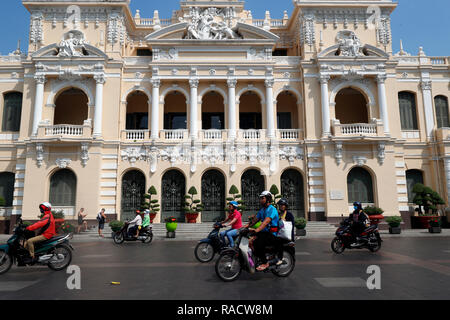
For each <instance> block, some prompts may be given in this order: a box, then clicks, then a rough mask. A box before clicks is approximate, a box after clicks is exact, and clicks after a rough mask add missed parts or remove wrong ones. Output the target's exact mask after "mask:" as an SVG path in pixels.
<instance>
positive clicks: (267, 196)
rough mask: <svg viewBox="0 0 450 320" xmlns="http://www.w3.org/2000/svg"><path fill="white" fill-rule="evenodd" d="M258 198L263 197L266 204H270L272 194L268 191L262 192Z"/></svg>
mask: <svg viewBox="0 0 450 320" xmlns="http://www.w3.org/2000/svg"><path fill="white" fill-rule="evenodd" d="M259 197H260V198H262V197H265V198H266V200H267V202H272V194H271V193H270V192H269V191H263V192H262V193H261V194H260V195H259Z"/></svg>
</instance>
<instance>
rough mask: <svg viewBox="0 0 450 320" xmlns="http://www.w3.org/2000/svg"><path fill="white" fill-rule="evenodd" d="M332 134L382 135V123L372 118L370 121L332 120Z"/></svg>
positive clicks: (348, 135)
mask: <svg viewBox="0 0 450 320" xmlns="http://www.w3.org/2000/svg"><path fill="white" fill-rule="evenodd" d="M332 126H333V133H334V136H336V137H339V136H347V137H351V136H363V137H377V136H383V135H384V129H383V123H382V122H381V120H378V119H372V120H371V123H351V124H341V123H340V121H339V120H336V119H335V120H333V123H332Z"/></svg>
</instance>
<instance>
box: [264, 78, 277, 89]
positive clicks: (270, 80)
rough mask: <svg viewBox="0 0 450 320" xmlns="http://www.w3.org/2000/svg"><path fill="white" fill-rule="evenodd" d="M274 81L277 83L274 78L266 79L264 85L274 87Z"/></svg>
mask: <svg viewBox="0 0 450 320" xmlns="http://www.w3.org/2000/svg"><path fill="white" fill-rule="evenodd" d="M274 83H275V80H273V79H266V80H265V81H264V85H265V86H266V88H273V84H274Z"/></svg>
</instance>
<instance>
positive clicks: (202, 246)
mask: <svg viewBox="0 0 450 320" xmlns="http://www.w3.org/2000/svg"><path fill="white" fill-rule="evenodd" d="M194 253H195V257H196V258H197V260H198V261H200V262H202V263H206V262H210V261H211V260H212V259H214V255H215V254H216V253H215V252H214V248H213V246H212V245H211V244H209V243H206V242H200V243H198V244H197V245H196V246H195V249H194Z"/></svg>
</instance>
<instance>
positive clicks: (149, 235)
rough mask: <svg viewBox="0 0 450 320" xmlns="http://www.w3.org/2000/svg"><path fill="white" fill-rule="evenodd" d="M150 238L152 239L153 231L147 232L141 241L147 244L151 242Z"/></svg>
mask: <svg viewBox="0 0 450 320" xmlns="http://www.w3.org/2000/svg"><path fill="white" fill-rule="evenodd" d="M152 240H153V233H149V234H148V235H147V237H146V238H145V239H144V240H142V243H146V244H149V243H151V242H152Z"/></svg>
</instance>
